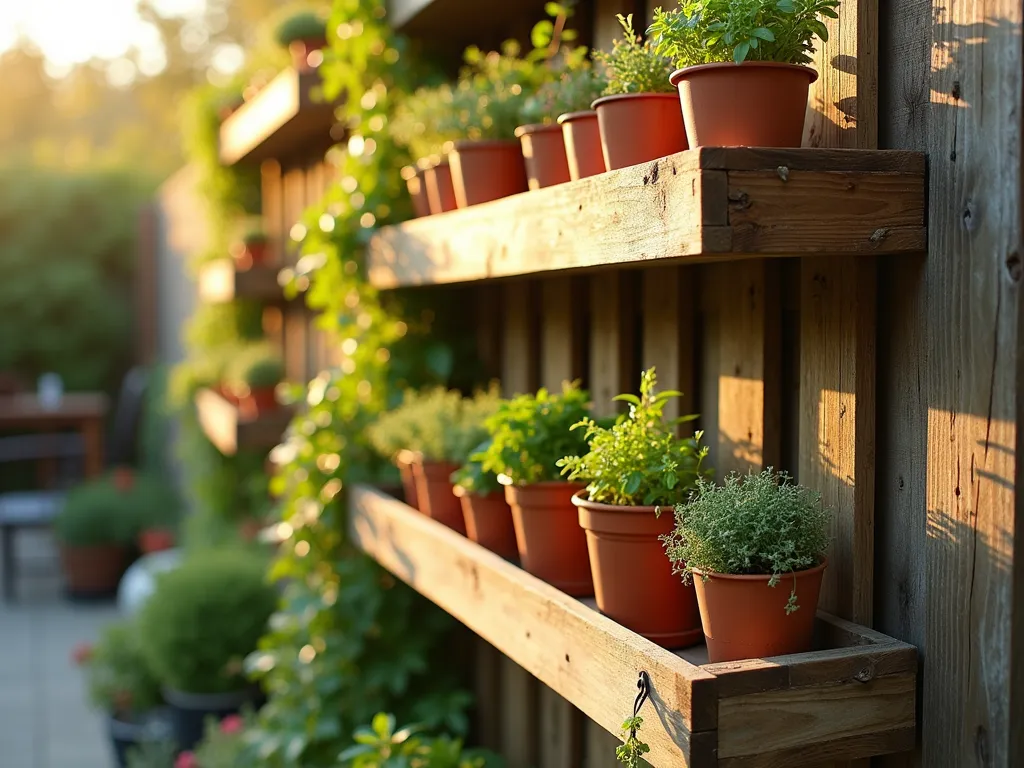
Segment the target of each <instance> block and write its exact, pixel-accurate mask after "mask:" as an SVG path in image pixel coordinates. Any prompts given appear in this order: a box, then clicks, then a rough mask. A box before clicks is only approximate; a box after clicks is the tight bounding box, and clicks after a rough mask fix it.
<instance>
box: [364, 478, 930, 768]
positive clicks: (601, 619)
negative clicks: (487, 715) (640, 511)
mask: <svg viewBox="0 0 1024 768" xmlns="http://www.w3.org/2000/svg"><path fill="white" fill-rule="evenodd" d="M350 502H351V504H350V515H351V519H350V526H351V533H352V536H353V539H354V541H355V542H356V544H357V545H358V546H359V547H361V548H362V549H363V550H364V551H365V552H366V553H367V554H369V555H370V556H371V557H373V558H374V559H375V560H377V562H379V563H380V564H381V565H382V566H384V567H385V568H387V569H388V570H389V571H391V573H393V574H394V575H395V576H397V577H398V578H400V579H402V580H403V581H405V582H406V583H408V584H409V585H410V586H411V587H413V588H414V589H415V590H417V591H418V592H420V593H421V594H423V595H424V596H426V597H427V598H429V599H430V600H431V601H433V602H434V603H436V604H437V605H439V606H440V607H441V608H443V609H444V610H446V611H447V612H448V613H450V614H451V615H452V616H454V617H455V618H456V619H458V620H459V621H461V622H462V623H463V624H465V625H466V626H467V627H469V628H470V629H472V630H473V631H474V632H476V633H477V634H478V635H480V637H482V638H483V639H484V640H486V641H487V642H489V643H490V644H491V645H493V646H494V647H495V648H497V649H498V650H499V651H501V652H502V653H503V654H505V655H506V656H508V657H509V658H511V659H512V660H513V661H515V662H516V663H517V664H519V665H520V666H522V667H523V668H524V669H526V670H527V671H529V672H530V673H531V674H533V675H534V676H536V677H537V678H539V679H540V680H541V681H542V682H544V683H545V684H546V685H548V686H549V687H551V688H552V689H554V690H555V691H556V692H557V693H558V694H560V695H561V696H563V697H564V698H566V699H568V700H569V701H571V702H572V703H573V704H574V705H576V706H577V707H578V708H579V709H580V710H582V711H583V713H584V714H586V715H587V716H588V717H590V718H591V719H592V720H594V721H596V722H597V723H598V724H600V725H601V726H602V727H604V728H606V729H607V730H608V731H610V732H611V733H613V734H615V735H619V732H620V726H621V724H622V721H623V720H624V719H625V718H626V717H628V716H629V715H631V714H632V706H633V698H634V696H635V695H636V681H637V677H638V675H639V673H640V671H641V670H645V671H646V672H647V673H648V674H649V675H650V677H651V683H652V692H651V698H650V703H649V704H645V705H644V709H643V710H642V711H641V715H642V716H643V717H644V727H643V730H642V738H643V740H644V741H646V742H647V743H648V744H649V745H650V747H651V752H650V754H649V755H648V756H647V760H648V762H649V763H650V764H651V765H653V766H655V768H669V766H679V765H687V766H691V768H704V766H718V767H719V768H725V767H728V768H737V767H739V766H745V767H746V766H750V767H752V766H787V767H788V766H797V765H810V764H814V763H820V762H822V761H826V760H846V759H855V758H861V757H869V756H872V755H881V754H888V753H892V752H901V751H905V750H909V749H913V748H914V741H915V733H916V717H915V711H916V689H917V650H916V649H915V648H914V647H913V646H911V645H908V644H906V643H903V642H900V641H898V640H894V639H893V638H890V637H887V636H885V635H882V634H880V633H878V632H875V631H873V630H871V629H867V628H864V627H860V626H857V625H855V624H852V623H850V622H847V621H843V620H841V619H838V618H836V617H834V616H830V615H828V614H825V613H822V612H819V614H818V633H817V634H818V638H817V640H816V647H818V648H819V650H815V651H812V652H810V653H802V654H795V655H791V656H779V657H775V658H770V659H753V660H748V661H742V662H733V663H725V664H722V663H719V664H709V663H707V656H706V652H705V649H704V646H696V647H694V648H689V649H685V650H682V651H678V652H673V651H667V650H665V649H663V648H661V647H659V646H657V645H655V644H654V643H652V642H650V641H648V640H645V639H644V638H642V637H640V636H639V635H637V634H634V633H633V632H631V631H629V630H628V629H625V628H624V627H622V626H620V625H619V624H617V623H616V622H614V621H612V620H611V619H609V618H607V617H605V616H603V615H601V614H600V613H599V612H598V611H597V610H596V609H595V608H594V607H593V603H590V604H588V603H587V602H586V601H580V600H577V599H575V598H572V597H569V596H568V595H566V594H564V593H562V592H560V591H559V590H557V589H555V588H554V587H552V586H550V585H549V584H546V583H545V582H543V581H540V580H539V579H537V578H535V577H533V576H531V575H530V574H528V573H526V572H525V571H523V570H522V569H521V568H519V567H518V566H517V565H515V564H514V563H510V562H508V561H506V560H504V559H502V558H500V557H498V556H497V555H495V554H493V553H492V552H490V551H488V550H486V549H484V548H482V547H480V546H479V545H477V544H475V543H473V542H472V541H469V540H468V539H466V538H465V537H463V536H461V535H459V534H458V533H455V532H454V531H452V530H450V529H449V528H447V527H445V526H443V525H441V524H439V523H437V522H435V521H433V520H431V519H429V518H427V517H425V516H424V515H422V514H420V513H419V512H417V511H416V510H414V509H413V508H411V507H409V506H407V505H405V504H403V503H402V502H400V501H398V500H397V499H394V498H392V497H390V496H387V495H385V494H384V493H382V492H381V491H378V490H376V489H374V488H370V487H368V486H355V487H354V488H353V489H352V491H351V495H350ZM652 709H653V711H652Z"/></svg>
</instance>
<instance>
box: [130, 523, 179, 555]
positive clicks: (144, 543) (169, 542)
mask: <svg viewBox="0 0 1024 768" xmlns="http://www.w3.org/2000/svg"><path fill="white" fill-rule="evenodd" d="M174 541H175V540H174V531H171V530H168V529H167V528H147V529H146V530H144V531H142V532H141V533H139V538H138V545H139V551H140V552H142V554H144V555H148V554H151V553H153V552H163V551H164V550H165V549H174Z"/></svg>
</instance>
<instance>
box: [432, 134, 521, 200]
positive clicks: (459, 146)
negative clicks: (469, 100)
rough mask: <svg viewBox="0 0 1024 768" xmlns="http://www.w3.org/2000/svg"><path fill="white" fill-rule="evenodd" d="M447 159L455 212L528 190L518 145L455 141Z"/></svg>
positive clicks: (500, 142) (514, 142)
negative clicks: (455, 205) (457, 208)
mask: <svg viewBox="0 0 1024 768" xmlns="http://www.w3.org/2000/svg"><path fill="white" fill-rule="evenodd" d="M448 159H449V160H450V162H451V168H452V182H453V184H454V185H455V201H456V204H457V205H458V207H459V208H468V207H469V206H471V205H477V204H478V203H486V202H489V201H491V200H499V199H501V198H503V197H508V196H509V195H515V194H518V193H520V192H525V191H526V190H527V189H528V187H527V184H526V167H525V166H524V165H523V150H522V146H521V145H520V143H519V142H518V141H457V142H455V149H454V150H452V152H451V154H449V155H448Z"/></svg>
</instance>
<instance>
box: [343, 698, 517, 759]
mask: <svg viewBox="0 0 1024 768" xmlns="http://www.w3.org/2000/svg"><path fill="white" fill-rule="evenodd" d="M420 730H421V729H420V728H418V727H417V726H407V727H405V728H399V729H397V730H396V728H395V716H394V715H388V714H385V713H383V712H380V713H378V714H377V715H375V716H374V718H373V720H372V722H371V723H370V725H369V726H363V727H361V728H359V729H358V730H357V731H356V732H355V734H354V736H353V740H354V741H355V744H354V745H353V746H351V747H349V748H348V749H346V750H345V751H344V752H342V753H341V755H340V756H339V758H338V759H339V760H340V761H341V763H342V765H343V766H350V767H351V768H484V766H487V767H488V768H500V766H502V765H504V761H502V760H501V758H499V757H498V756H497V755H492V754H489V753H487V752H484V751H483V750H467V749H464V748H463V746H462V740H461V739H454V738H452V737H450V736H437V737H432V736H427V735H424V734H422V733H421V732H420Z"/></svg>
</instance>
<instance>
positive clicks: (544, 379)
mask: <svg viewBox="0 0 1024 768" xmlns="http://www.w3.org/2000/svg"><path fill="white" fill-rule="evenodd" d="M586 287H587V286H586V283H585V282H584V281H581V280H580V279H579V278H571V277H552V278H548V279H545V280H544V281H543V282H542V283H541V284H540V290H541V298H540V300H541V323H540V384H541V386H542V387H547V388H548V389H549V390H552V391H554V392H558V391H560V390H561V388H562V383H563V382H566V381H575V380H576V379H579V378H582V377H583V375H584V373H585V371H584V370H583V360H584V351H585V350H584V345H585V344H586V327H585V321H586V309H587V306H586V304H587V300H588V299H587V292H586Z"/></svg>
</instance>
